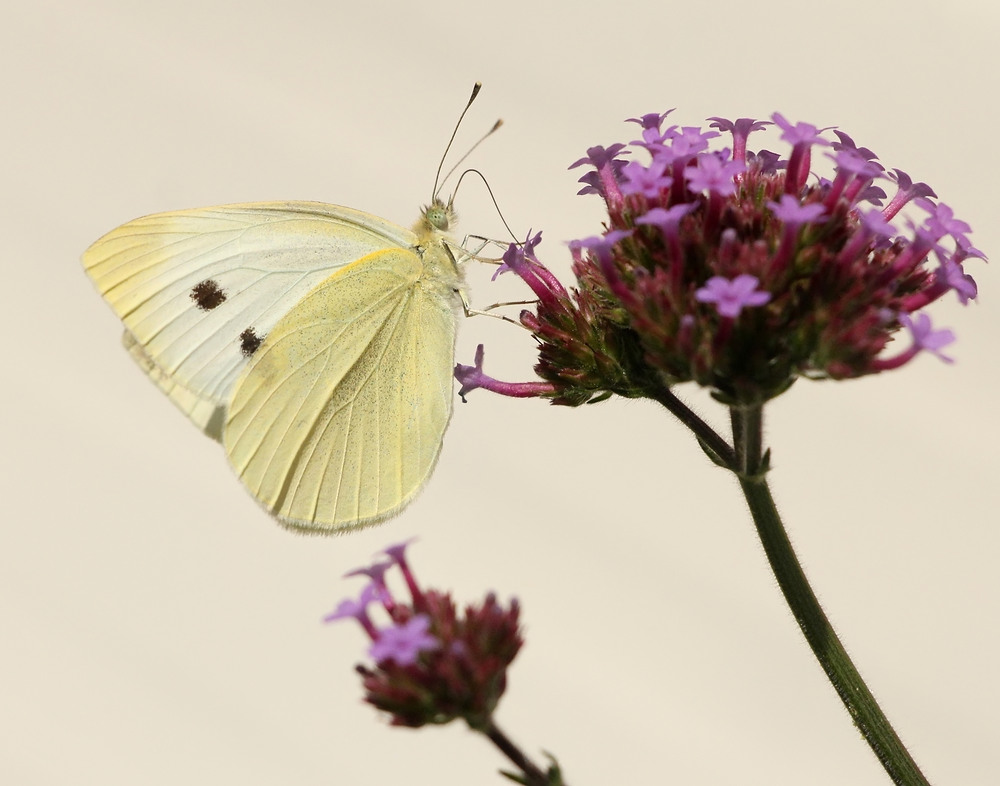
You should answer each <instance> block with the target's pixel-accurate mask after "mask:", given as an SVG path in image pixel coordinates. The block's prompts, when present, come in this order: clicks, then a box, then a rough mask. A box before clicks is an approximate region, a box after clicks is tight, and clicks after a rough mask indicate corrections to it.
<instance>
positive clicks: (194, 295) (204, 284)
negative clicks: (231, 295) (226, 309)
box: [191, 278, 226, 311]
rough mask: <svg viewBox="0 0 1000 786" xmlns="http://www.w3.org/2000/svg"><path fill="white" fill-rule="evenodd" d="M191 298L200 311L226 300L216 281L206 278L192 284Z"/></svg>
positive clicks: (219, 304)
mask: <svg viewBox="0 0 1000 786" xmlns="http://www.w3.org/2000/svg"><path fill="white" fill-rule="evenodd" d="M191 299H192V300H193V301H194V302H195V303H196V304H197V306H198V308H200V309H201V310H202V311H211V310H212V309H213V308H217V307H218V306H221V305H222V304H223V303H225V302H226V293H225V292H224V291H223V290H222V288H221V287H220V286H219V285H218V284H217V283H216V282H214V281H212V279H210V278H208V279H205V280H204V281H201V282H199V283H197V284H195V285H194V287H193V288H192V290H191Z"/></svg>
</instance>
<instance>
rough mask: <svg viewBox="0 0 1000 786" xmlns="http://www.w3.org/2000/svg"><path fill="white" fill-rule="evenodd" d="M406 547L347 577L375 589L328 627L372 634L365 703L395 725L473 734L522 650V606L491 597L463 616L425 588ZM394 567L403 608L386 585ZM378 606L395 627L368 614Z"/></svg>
mask: <svg viewBox="0 0 1000 786" xmlns="http://www.w3.org/2000/svg"><path fill="white" fill-rule="evenodd" d="M407 545H409V543H408V542H407V543H401V544H398V545H396V546H391V547H390V548H388V549H386V550H385V554H386V555H388V557H389V559H388V560H386V561H382V562H378V563H376V564H374V565H372V566H370V567H367V568H361V569H359V570H356V571H352V572H351V573H349V574H348V575H363V576H366V577H367V578H368V579H369V583H368V584H367V585H365V587H364V589H363V590H362V591H361V594H360V596H359V598H358V599H357V600H353V599H348V600H344V601H341V603H340V604H339V605H338V606H337V608H336V610H334V611H333V612H331V613H330V614H328V615H327V616H326V617H324V621H326V622H333V621H335V620H340V619H354V620H357V621H358V622H359V623H360V625H361V627H362V628H363V629H364V630H365V632H366V633H367V634H368V636H369V638H370V639H371V645H370V647H369V649H368V654H369V655H370V656H371V658H372V659H373V660H374V661H375V668H374V669H371V668H368V667H366V666H358V667H357V669H358V672H359V673H360V674H361V676H362V680H363V684H364V687H365V691H366V695H365V700H366V701H367V702H369V703H370V704H372V705H373V706H375V707H377V708H378V709H380V710H383V711H385V712H387V713H389V714H390V715H391V716H392V723H393V725H397V726H409V727H414V728H415V727H418V726H423V725H425V724H428V723H437V724H443V723H448V722H449V721H452V720H454V719H456V718H463V719H465V721H466V722H467V723H468V724H469V726H471V727H472V728H476V729H479V728H484V727H485V725H486V723H487V721H488V720H489V719H490V716H491V715H492V713H493V710H494V709H495V707H496V705H497V702H498V701H499V700H500V697H501V696H502V695H503V692H504V689H505V688H506V685H507V676H506V675H507V667H508V666H509V665H510V663H511V662H512V661H513V660H514V657H515V656H516V655H517V653H518V650H520V648H521V645H522V643H523V640H522V638H521V630H520V627H519V624H518V618H519V615H520V608H519V606H518V603H517V601H516V600H512V601H511V603H510V607H509V608H504V607H503V606H502V605H500V603H498V602H497V599H496V597H495V596H494V595H493V594H492V593H491V594H489V595H488V596H487V597H486V599H485V600H484V601H483V603H481V604H480V605H470V606H467V607H466V608H465V610H464V612H463V613H461V614H459V612H458V609H457V608H456V606H455V603H454V601H453V600H452V599H451V596H450V595H448V594H447V593H442V592H438V591H436V590H424V589H422V588H421V587H420V586H419V584H418V583H417V580H416V577H415V576H414V574H413V571H412V569H411V568H410V565H409V563H408V562H407V560H406V555H405V552H406V547H407ZM393 568H396V569H398V570H399V571H400V573H401V574H402V576H403V579H404V581H405V582H406V585H407V589H408V591H409V594H410V602H409V603H405V602H399V601H397V600H396V599H395V598H394V597H393V594H392V592H391V590H390V589H389V586H388V584H387V583H386V573H387V572H388V571H389V570H391V569H393ZM376 602H377V603H378V604H379V605H381V607H382V609H383V611H384V612H385V614H386V615H387V616H388V618H389V621H390V622H389V624H388V625H385V626H383V627H378V626H377V625H376V624H375V622H374V621H373V620H372V618H371V615H370V613H369V607H370V606H371V605H372V604H373V603H376Z"/></svg>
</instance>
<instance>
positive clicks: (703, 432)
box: [647, 387, 737, 472]
mask: <svg viewBox="0 0 1000 786" xmlns="http://www.w3.org/2000/svg"><path fill="white" fill-rule="evenodd" d="M647 395H648V396H649V397H650V398H652V399H653V400H655V401H659V402H660V403H661V404H662V405H663V406H664V407H666V408H667V410H668V411H669V412H670V413H671V414H672V415H673V416H674V417H676V418H677V419H678V420H679V421H680V422H681V423H683V424H684V425H685V426H687V427H688V428H689V429H691V431H693V432H694V435H695V436H696V437H698V439H699V440H700V442H701V444H702V445H703V446H704V447H706V448H707V449H708V450H710V451H712V453H714V454H715V456H716V457H717V458H718V462H717V463H721V464H722V465H723V466H725V467H727V468H728V469H731V470H732V471H733V472H736V471H737V470H736V458H735V455H734V453H733V449H732V448H731V447H730V446H729V444H728V443H727V442H726V440H724V439H723V438H722V437H720V436H719V435H718V434H717V433H715V430H714V429H713V428H712V427H711V426H710V425H708V424H707V423H706V422H705V421H704V420H702V419H701V418H700V417H698V416H697V415H696V414H695V413H694V412H693V411H692V410H691V409H690V408H689V407H688V406H687V405H686V404H685V403H684V402H683V401H681V400H680V399H679V398H677V396H675V395H674V394H673V393H671V392H670V390H668V389H667V388H665V387H664V388H653V389H651V390H649V391H648V392H647Z"/></svg>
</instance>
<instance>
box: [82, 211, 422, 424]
mask: <svg viewBox="0 0 1000 786" xmlns="http://www.w3.org/2000/svg"><path fill="white" fill-rule="evenodd" d="M416 241H417V237H416V235H414V234H413V233H412V232H411V231H409V230H408V229H404V228H403V227H400V226H397V225H395V224H392V223H390V222H388V221H384V220H383V219H380V218H378V217H376V216H372V215H370V214H368V213H363V212H360V211H357V210H352V209H350V208H346V207H340V206H338V205H326V204H322V203H319V202H259V203H248V204H238V205H222V206H220V207H212V208H201V209H196V210H183V211H178V212H173V213H159V214H156V215H152V216H145V217H144V218H138V219H135V220H134V221H130V222H128V223H127V224H124V225H122V226H120V227H118V228H117V229H114V230H112V231H111V232H109V233H108V234H106V235H105V236H104V237H102V238H100V239H99V240H98V241H97V242H95V243H94V244H93V245H92V246H91V247H90V248H88V249H87V251H86V252H84V255H83V265H84V268H85V269H86V271H87V274H88V275H89V276H90V277H91V279H93V281H94V284H95V285H96V286H97V288H98V290H99V291H100V292H101V294H102V295H103V296H104V299H105V300H107V301H108V303H109V304H110V306H111V307H112V309H114V311H115V312H116V313H117V314H118V316H119V317H120V318H121V319H122V321H123V322H124V323H125V328H126V334H127V335H126V337H125V344H126V347H127V348H128V350H129V353H130V354H131V355H132V357H133V358H135V359H136V360H137V361H138V362H139V364H140V366H141V367H142V368H143V369H144V370H145V371H146V372H147V373H148V374H149V375H150V377H151V378H152V379H153V381H154V382H156V384H157V385H159V387H160V388H161V389H162V390H163V391H164V392H165V393H166V394H167V395H168V396H169V397H170V398H171V400H172V401H174V403H175V404H177V405H178V406H179V407H180V408H181V409H182V410H183V411H184V412H185V414H187V415H188V416H189V417H190V418H191V420H192V421H194V422H195V423H196V424H197V425H198V426H199V427H200V428H202V429H203V430H205V431H206V433H209V434H211V435H212V436H215V437H216V438H218V434H219V429H218V423H219V416H220V415H221V414H224V411H225V406H226V404H227V403H228V401H229V397H230V395H231V393H232V390H233V386H234V385H235V383H236V380H237V378H238V377H239V375H240V374H241V373H242V372H243V369H244V368H245V367H246V365H247V361H248V357H249V356H250V355H251V354H252V353H253V351H254V350H255V348H256V346H257V344H258V343H259V341H260V340H261V339H263V338H264V336H266V334H267V333H268V332H269V331H270V330H271V329H272V328H273V327H274V326H275V325H276V324H277V323H278V321H279V320H280V319H281V318H282V317H284V315H285V314H286V313H288V312H289V311H290V310H291V309H292V308H294V307H295V304H296V303H297V302H298V301H299V300H300V299H301V298H302V297H304V296H305V295H306V294H307V293H308V292H310V291H311V290H312V289H313V288H314V287H315V286H316V285H317V284H319V283H320V282H321V281H323V280H324V279H325V278H327V277H328V276H329V275H330V274H331V273H332V272H333V271H335V270H337V269H339V268H341V267H343V266H344V265H346V264H349V263H350V262H353V261H355V260H357V259H360V258H361V257H364V256H366V255H368V254H370V253H372V252H373V251H377V250H379V249H383V248H387V247H400V246H401V247H404V248H409V247H411V246H413V245H415V244H416Z"/></svg>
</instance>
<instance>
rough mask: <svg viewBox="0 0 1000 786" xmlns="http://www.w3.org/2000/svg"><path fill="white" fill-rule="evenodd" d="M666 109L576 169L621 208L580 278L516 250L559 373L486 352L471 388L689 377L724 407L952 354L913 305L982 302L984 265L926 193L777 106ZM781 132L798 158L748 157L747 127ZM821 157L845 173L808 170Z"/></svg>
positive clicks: (613, 211)
mask: <svg viewBox="0 0 1000 786" xmlns="http://www.w3.org/2000/svg"><path fill="white" fill-rule="evenodd" d="M667 114H669V113H662V114H655V113H654V114H647V115H643V116H641V117H640V118H633V119H632V122H635V123H637V124H638V125H640V126H641V128H642V139H640V140H636V141H634V142H632V143H631V147H629V146H626V145H623V144H620V143H619V144H614V145H611V146H609V147H593V148H590V149H589V150H588V151H587V153H588V155H587V157H585V158H582V159H580V160H579V161H577V162H575V163H574V164H573V166H574V167H577V166H587V167H588V168H589V169H588V171H586V172H585V173H584V174H583V176H582V177H581V178H580V182H582V183H583V184H584V186H585V187H584V189H583V190H582V191H581V193H582V194H597V195H599V196H600V197H601V198H602V199H603V200H604V202H605V205H606V207H607V211H608V218H607V221H606V223H605V225H604V228H603V231H602V232H601V233H600V234H599V235H595V236H593V237H589V238H586V239H583V240H579V241H574V242H572V243H570V248H571V249H572V252H573V260H574V264H573V272H574V274H575V277H576V282H575V287H573V288H572V289H571V290H570V291H569V292H567V291H566V290H565V289H564V288H563V287H562V286H561V285H559V284H558V282H555V281H554V279H553V278H552V276H551V274H550V273H548V271H547V270H546V269H545V268H544V267H543V266H542V264H541V263H540V262H539V261H538V259H537V257H536V255H535V247H536V246H537V244H538V240H539V236H537V235H536V236H535V237H534V238H532V237H530V236H529V238H528V240H527V242H526V243H525V244H521V245H514V246H511V247H510V249H509V251H508V253H507V255H505V257H504V259H505V262H506V265H505V268H508V269H510V270H512V271H514V272H515V273H516V274H517V275H519V276H521V277H522V278H523V279H524V280H525V281H526V282H527V283H528V284H529V286H531V288H532V290H533V291H534V292H535V294H536V296H537V297H538V305H537V307H536V309H535V311H534V312H531V311H523V312H522V313H521V317H520V318H521V322H522V323H523V324H524V325H525V326H526V327H528V328H529V329H530V330H531V331H532V332H533V333H534V335H535V337H536V338H537V340H538V342H539V361H538V364H537V365H536V367H535V370H536V372H537V374H538V375H539V376H540V377H541V378H542V379H543V380H545V382H543V383H538V382H535V383H521V384H520V385H518V384H510V383H500V382H498V381H496V380H493V379H491V378H490V377H488V376H486V375H485V374H484V373H483V370H482V353H481V352H480V353H478V354H477V363H476V365H475V366H459V367H458V368H457V369H456V376H458V378H459V379H460V380H461V381H462V384H463V391H462V392H463V394H464V393H466V392H468V391H469V390H472V389H473V388H475V387H486V388H489V389H493V390H496V391H497V392H501V393H506V394H508V395H544V396H548V397H550V398H551V399H552V400H553V401H554V402H555V403H559V404H570V405H577V404H581V403H585V402H587V401H592V400H595V399H597V398H602V397H606V396H608V395H610V394H619V395H623V396H630V397H635V396H645V395H648V394H649V392H650V391H651V390H653V389H657V390H662V389H663V387H664V386H667V387H669V386H672V385H675V384H678V383H681V382H689V381H693V382H696V383H698V384H700V385H703V386H706V387H708V388H710V389H711V390H712V391H713V395H715V396H716V397H717V398H718V399H719V400H721V401H723V402H725V403H728V404H737V405H738V404H759V403H761V402H764V401H766V400H768V399H770V398H773V397H774V396H776V395H778V394H780V393H781V392H783V391H784V390H786V389H787V388H788V387H789V386H790V385H791V384H792V383H793V382H794V381H795V380H796V379H797V378H798V377H800V376H806V377H810V378H814V379H820V378H832V379H847V378H853V377H860V376H864V375H866V374H873V373H878V372H880V371H886V370H889V369H893V368H898V367H899V366H901V365H903V364H905V363H906V362H908V361H909V360H911V359H912V358H913V357H914V356H916V355H917V354H918V353H919V352H921V351H930V352H932V353H934V354H937V355H938V356H939V357H942V358H943V359H947V358H946V356H944V355H942V354H941V352H940V350H941V349H942V348H943V347H944V346H945V345H946V344H947V343H949V342H950V341H951V340H953V336H952V334H951V332H950V331H942V330H935V329H934V328H932V326H931V323H930V318H929V317H928V316H927V315H926V314H924V313H920V314H917V313H916V312H917V311H918V310H919V309H922V308H924V307H925V306H927V305H928V304H929V303H931V302H933V301H935V300H937V299H938V298H940V297H942V296H943V295H945V294H947V293H948V292H954V293H955V294H956V296H957V297H958V298H959V300H960V301H961V302H962V303H967V302H968V301H969V300H971V299H974V298H975V297H976V293H977V291H976V285H975V282H974V281H973V279H972V278H971V276H969V275H968V274H967V273H966V272H965V270H964V268H963V263H964V261H965V260H967V259H968V258H970V257H979V258H985V257H984V256H983V254H982V253H981V252H980V251H978V250H976V249H975V248H974V247H973V246H972V245H971V243H970V241H969V239H968V233H969V232H970V228H969V226H968V224H966V223H965V222H963V221H961V220H959V219H956V218H955V217H954V215H953V213H952V210H951V209H950V208H949V207H947V206H946V205H944V204H941V203H935V202H933V201H932V200H931V199H930V197H935V196H936V195H935V194H934V192H933V191H932V190H931V189H930V187H929V186H927V185H926V184H924V183H914V182H913V181H912V180H911V179H910V177H909V176H908V175H907V174H906V173H905V172H902V171H900V170H898V169H896V170H893V171H892V172H888V171H887V170H886V169H885V168H884V167H883V166H882V165H881V164H879V163H878V162H877V160H876V156H875V154H874V153H872V152H871V151H870V150H868V149H867V148H863V147H858V146H857V145H856V144H855V143H854V141H853V140H852V139H851V138H850V137H849V136H848V135H847V134H844V133H842V132H839V131H833V132H832V134H829V135H828V131H829V129H819V128H817V127H816V126H813V125H810V124H808V123H792V122H789V121H788V120H786V119H785V118H784V117H783V116H782V115H780V114H777V113H775V114H774V115H772V118H771V122H763V121H757V120H752V119H749V118H740V119H738V120H735V121H729V120H724V119H722V118H710V129H714V130H703V129H701V128H697V127H688V126H685V127H682V128H678V127H677V126H670V127H667V128H664V127H663V122H664V119H665V118H666V116H667ZM772 125H773V126H776V130H777V131H778V132H779V133H780V137H781V140H782V142H783V143H784V144H785V145H786V149H785V150H784V152H783V153H781V154H779V153H773V152H770V151H767V150H761V151H759V152H756V153H754V152H751V151H750V150H749V149H748V147H747V143H748V139H749V138H750V137H751V135H752V134H754V133H757V132H759V131H761V130H763V129H765V127H767V126H772ZM720 132H721V133H720ZM723 135H725V136H723ZM817 159H818V161H819V162H820V163H827V162H829V164H830V165H831V175H832V177H831V178H829V179H827V178H824V177H820V176H815V175H813V174H812V172H811V168H812V164H813V163H814V161H815V160H817ZM883 187H885V188H883ZM885 189H888V190H889V191H890V192H891V193H893V196H892V197H891V199H889V198H887V193H886V190H885ZM907 206H908V207H907ZM904 207H907V213H908V214H912V215H909V216H905V217H904V216H903V215H901V214H900V211H901V210H902V209H903V208H904ZM897 338H902V340H903V342H904V343H903V345H902V347H901V348H900V349H899V350H895V351H893V348H892V347H890V344H891V343H893V342H894V340H895V339H897Z"/></svg>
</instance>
